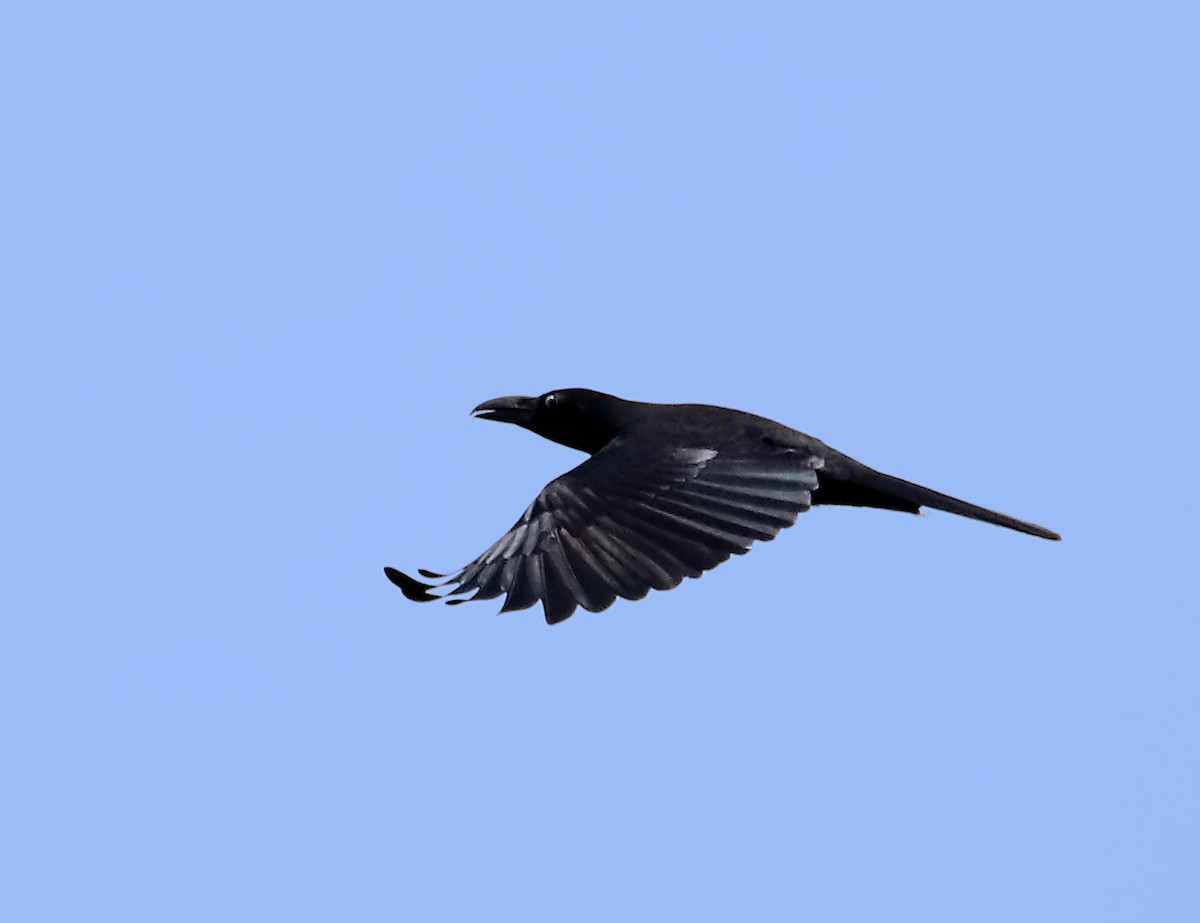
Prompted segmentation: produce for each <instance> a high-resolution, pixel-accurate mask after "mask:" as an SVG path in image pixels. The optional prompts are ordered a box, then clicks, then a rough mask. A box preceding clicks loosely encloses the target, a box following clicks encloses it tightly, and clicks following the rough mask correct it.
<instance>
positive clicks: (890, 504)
mask: <svg viewBox="0 0 1200 923" xmlns="http://www.w3.org/2000/svg"><path fill="white" fill-rule="evenodd" d="M831 467H832V466H831ZM837 468H842V466H840V465H839V466H837ZM847 468H848V470H847ZM847 468H842V470H840V471H836V468H835V471H836V473H834V472H822V475H821V485H820V487H819V488H818V489H817V490H816V492H815V493H814V494H813V503H814V505H816V504H826V505H840V506H867V507H873V508H875V509H884V510H899V511H901V512H904V513H919V512H920V511H921V507H923V506H927V507H929V508H930V509H934V510H941V511H942V512H944V513H954V514H955V515H957V516H966V517H967V518H968V519H978V520H979V521H980V522H990V523H992V524H993V525H997V526H1003V527H1004V528H1006V529H1015V530H1016V531H1017V532H1024V533H1025V534H1026V535H1036V536H1037V537H1038V538H1045V539H1050V540H1051V541H1055V542H1057V541H1061V540H1062V536H1061V535H1059V534H1058V533H1057V532H1052V531H1051V530H1050V529H1047V528H1045V527H1044V526H1039V525H1037V524H1036V523H1032V522H1026V521H1025V520H1023V519H1017V518H1015V517H1013V516H1006V515H1005V514H1004V513H997V512H996V511H995V510H989V509H987V508H986V507H982V506H976V505H975V504H974V503H968V502H967V501H966V500H959V499H957V498H956V497H951V496H949V495H947V494H943V493H938V492H937V491H936V490H930V489H929V488H928V487H922V486H921V485H920V484H913V483H912V482H911V481H905V480H902V479H901V478H896V477H892V476H891V475H890V474H883V473H882V472H880V471H876V470H874V469H873V468H868V467H867V466H866V465H862V464H858V463H855V464H854V465H853V466H852V467H850V466H847Z"/></svg>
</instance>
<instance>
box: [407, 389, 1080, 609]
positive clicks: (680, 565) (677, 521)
mask: <svg viewBox="0 0 1200 923" xmlns="http://www.w3.org/2000/svg"><path fill="white" fill-rule="evenodd" d="M473 413H474V414H476V415H478V416H480V417H482V418H484V419H490V420H497V421H500V422H505V423H515V424H517V425H518V426H523V427H525V428H526V429H529V430H532V431H533V432H535V433H538V434H539V435H541V436H544V437H545V438H547V439H551V440H553V441H554V442H559V443H562V444H563V445H567V446H570V447H572V448H575V449H579V450H581V451H583V452H587V453H588V454H589V455H590V456H591V457H590V458H589V459H587V460H586V461H584V462H583V463H582V464H581V465H579V466H578V467H577V468H574V469H573V470H571V471H569V472H567V473H566V474H564V475H562V477H559V478H556V479H555V480H553V481H551V482H550V483H549V484H547V485H546V487H545V488H544V489H543V490H542V492H541V493H540V494H538V496H537V498H536V499H535V500H534V501H533V503H531V504H530V505H529V508H528V509H526V510H525V512H524V514H522V516H521V518H520V519H518V520H517V522H516V523H515V524H514V525H513V527H512V528H511V529H509V531H508V532H506V533H505V534H504V536H503V537H501V539H500V540H499V541H498V542H496V543H495V544H494V545H492V547H491V548H489V549H488V550H487V551H485V552H484V553H483V554H482V555H480V556H479V557H478V558H476V559H475V560H474V561H472V562H471V563H470V564H468V565H467V566H466V567H464V568H463V569H462V570H459V571H457V572H455V573H453V574H437V573H434V572H432V571H427V570H420V571H418V573H419V574H421V576H423V577H425V578H426V579H428V580H432V581H439V582H434V583H425V582H423V581H421V580H416V579H414V578H413V577H410V576H408V575H407V574H404V573H402V572H400V571H398V570H396V569H395V568H391V567H385V568H384V572H385V573H386V574H387V577H388V579H389V580H391V581H392V582H393V583H394V584H396V585H397V586H398V587H400V589H401V590H402V591H403V592H404V595H405V596H407V597H408V598H409V599H412V600H416V601H418V602H428V601H431V600H436V599H444V600H445V601H446V602H449V603H451V604H457V603H462V602H468V601H470V600H476V599H496V598H497V597H499V596H501V595H504V596H505V597H506V598H505V601H504V604H503V606H502V607H501V611H503V612H509V611H512V610H515V609H526V608H529V607H530V606H532V605H534V603H536V602H538V601H539V600H540V601H541V603H542V606H543V608H544V610H545V615H546V621H547V622H550V623H551V624H554V623H556V622H561V621H562V620H563V619H566V618H568V617H569V616H570V615H571V614H572V613H573V612H574V611H575V609H576V607H578V606H583V608H585V609H587V610H589V611H591V612H599V611H601V610H602V609H606V608H608V607H609V606H611V605H612V604H613V602H614V601H615V600H616V598H617V597H618V596H620V597H622V598H625V599H641V598H642V597H643V596H645V595H646V594H647V593H648V592H649V591H650V590H652V589H655V590H669V589H671V588H672V587H675V586H678V585H679V583H680V582H681V581H682V580H683V579H684V578H685V577H699V576H700V575H701V574H702V573H703V572H704V571H706V570H711V569H712V568H714V567H716V566H717V565H718V564H720V563H721V562H722V561H725V560H727V559H728V558H729V556H730V555H733V554H745V553H746V552H747V551H749V550H750V546H751V545H752V544H753V543H754V542H755V541H769V540H770V539H772V538H774V537H775V536H776V535H778V534H779V532H780V531H781V530H783V529H785V528H787V527H788V526H790V525H792V524H793V523H794V522H795V521H796V517H797V516H799V514H800V513H802V512H804V511H805V510H807V509H809V508H810V507H811V506H814V505H842V506H867V507H876V508H879V509H888V510H899V511H903V512H910V513H916V512H919V511H920V508H921V507H922V506H928V507H930V508H932V509H937V510H943V511H945V512H950V513H956V514H958V515H960V516H966V517H969V518H972V519H979V520H981V521H983V522H990V523H993V524H995V525H999V526H1004V527H1006V528H1009V529H1015V530H1017V531H1019V532H1025V533H1027V534H1029V535H1036V536H1038V537H1040V538H1047V539H1054V540H1058V539H1059V538H1060V536H1059V535H1057V534H1056V533H1054V532H1051V531H1050V530H1049V529H1045V528H1043V527H1042V526H1038V525H1034V524H1033V523H1029V522H1024V521H1022V520H1019V519H1014V518H1013V517H1011V516H1006V515H1004V514H1003V513H997V512H994V511H992V510H988V509H984V508H983V507H980V506H975V505H974V504H971V503H967V502H965V501H963V500H956V499H955V498H953V497H949V496H946V495H945V494H941V493H938V492H937V491H933V490H930V489H928V488H926V487H920V486H918V485H916V484H912V483H909V482H908V481H903V480H901V479H899V478H894V477H891V476H889V475H886V474H882V473H880V472H878V471H875V470H873V469H871V468H868V467H867V466H866V465H863V464H861V463H860V462H857V461H855V460H854V459H852V458H850V457H849V456H847V455H843V454H842V453H840V452H837V451H836V450H834V449H831V448H829V447H828V446H826V445H825V444H824V443H822V442H821V441H820V440H818V439H814V438H813V437H811V436H807V435H805V434H804V433H800V432H797V431H796V430H793V429H790V428H788V427H786V426H783V425H782V424H780V423H776V422H775V421H773V420H768V419H766V418H764V417H758V416H754V415H753V414H748V413H744V412H742V411H739V410H728V409H725V408H722V407H710V406H707V405H702V404H648V403H640V402H636V401H626V400H622V399H621V398H617V397H613V396H612V395H608V394H601V393H599V392H597V391H588V390H585V389H581V388H570V389H564V390H560V391H551V392H549V393H547V394H543V395H542V396H541V397H537V398H533V397H504V398H498V399H496V400H492V401H486V402H485V403H483V404H480V405H479V406H478V407H476V408H475V410H474V411H473ZM448 587H452V589H447V588H448Z"/></svg>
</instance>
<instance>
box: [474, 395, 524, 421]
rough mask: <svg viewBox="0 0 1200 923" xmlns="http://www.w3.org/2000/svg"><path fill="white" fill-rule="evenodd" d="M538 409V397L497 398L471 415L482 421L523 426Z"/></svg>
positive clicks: (483, 404)
mask: <svg viewBox="0 0 1200 923" xmlns="http://www.w3.org/2000/svg"><path fill="white" fill-rule="evenodd" d="M536 409H537V398H536V397H497V398H493V399H492V400H490V401H484V402H483V403H482V404H480V405H479V406H478V407H476V408H475V409H474V410H472V411H471V415H472V416H475V417H478V418H479V419H480V420H495V421H496V422H498V423H517V424H523V423H528V422H529V420H530V419H531V418H532V417H533V412H534V411H535V410H536Z"/></svg>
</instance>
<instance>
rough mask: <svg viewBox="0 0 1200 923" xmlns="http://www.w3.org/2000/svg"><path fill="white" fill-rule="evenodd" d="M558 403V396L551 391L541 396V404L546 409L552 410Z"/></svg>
mask: <svg viewBox="0 0 1200 923" xmlns="http://www.w3.org/2000/svg"><path fill="white" fill-rule="evenodd" d="M560 403H561V401H560V399H559V396H558V395H557V394H554V393H553V392H551V393H550V394H547V395H545V396H543V397H542V406H543V407H545V408H546V409H547V410H553V409H554V408H555V407H557V406H558V405H559V404H560Z"/></svg>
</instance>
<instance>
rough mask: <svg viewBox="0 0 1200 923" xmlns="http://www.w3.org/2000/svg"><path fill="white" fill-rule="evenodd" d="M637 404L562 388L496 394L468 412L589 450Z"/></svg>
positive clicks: (615, 430)
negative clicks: (515, 394) (520, 394)
mask: <svg viewBox="0 0 1200 923" xmlns="http://www.w3.org/2000/svg"><path fill="white" fill-rule="evenodd" d="M634 406H636V405H635V404H634V403H633V402H632V401H624V400H621V398H619V397H613V396H612V395H611V394H602V393H600V392H599V391H589V390H587V389H586V388H562V389H560V390H558V391H547V392H546V393H545V394H543V395H541V396H540V397H497V398H494V399H492V400H490V401H484V402H483V403H482V404H480V405H479V406H478V407H476V408H475V409H474V410H472V411H471V413H472V414H473V415H474V416H476V417H478V418H480V419H481V420H496V421H497V422H500V423H515V424H517V426H523V427H524V428H525V429H527V430H530V431H532V432H535V433H537V434H538V435H539V436H542V437H544V438H546V439H549V440H551V441H552V442H557V443H560V444H562V445H565V446H570V447H571V448H572V449H579V450H580V451H581V452H587V453H588V454H592V453H594V452H598V451H600V449H602V448H604V446H606V445H607V444H608V443H609V442H610V441H611V440H612V438H613V437H614V436H616V435H617V434H618V433H619V432H620V431H621V428H622V426H623V425H625V424H627V423H628V422H629V416H630V410H631V408H632V407H634Z"/></svg>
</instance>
